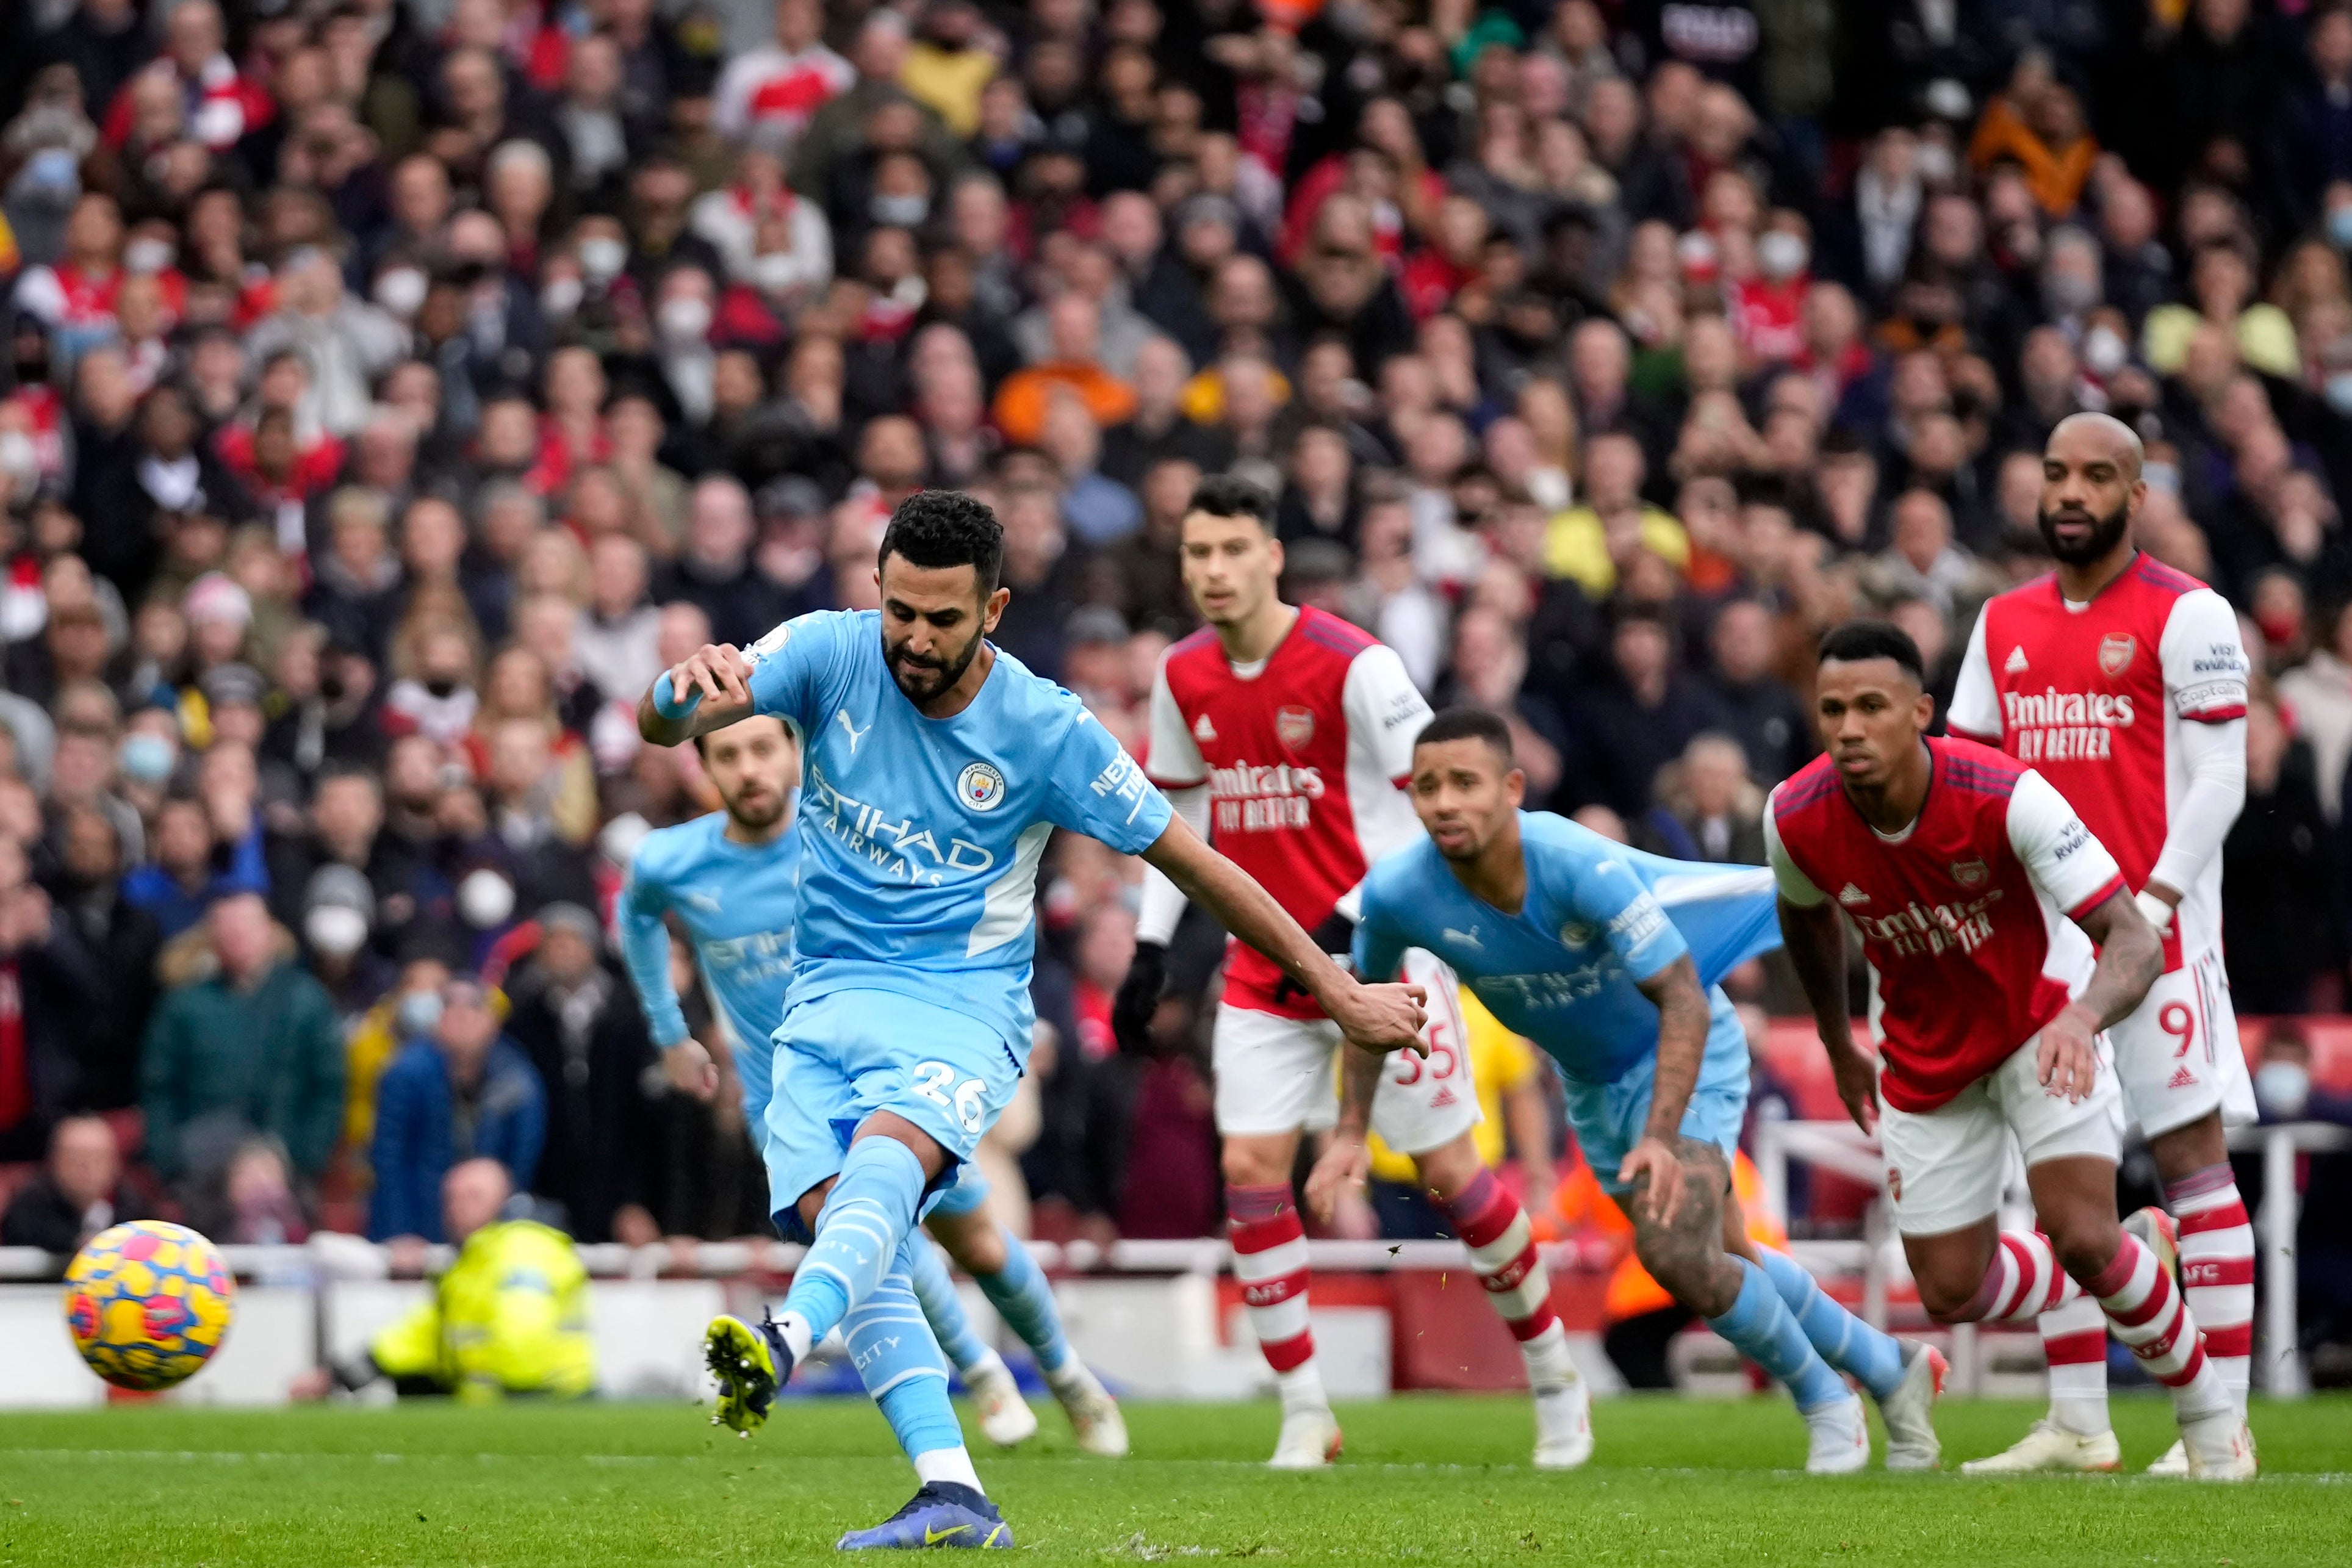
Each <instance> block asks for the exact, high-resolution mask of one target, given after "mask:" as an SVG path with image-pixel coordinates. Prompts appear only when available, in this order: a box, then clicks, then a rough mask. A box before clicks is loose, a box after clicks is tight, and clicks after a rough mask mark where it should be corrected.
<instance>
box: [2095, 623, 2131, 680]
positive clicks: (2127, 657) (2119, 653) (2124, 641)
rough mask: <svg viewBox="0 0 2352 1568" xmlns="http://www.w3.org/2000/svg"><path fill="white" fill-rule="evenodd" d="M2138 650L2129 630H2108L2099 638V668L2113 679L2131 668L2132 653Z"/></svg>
mask: <svg viewBox="0 0 2352 1568" xmlns="http://www.w3.org/2000/svg"><path fill="white" fill-rule="evenodd" d="M2138 650H2139V644H2138V643H2137V642H2135V641H2133V640H2132V636H2131V634H2130V633H2129V632H2109V633H2108V634H2107V635H2106V636H2105V637H2101V638H2100V639H2099V668H2101V669H2104V670H2105V671H2106V672H2107V679H2110V680H2113V679H2115V678H2116V676H2118V675H2121V674H2122V673H2123V672H2124V671H2125V670H2126V669H2129V668H2131V661H2132V655H2133V654H2134V653H2137V651H2138Z"/></svg>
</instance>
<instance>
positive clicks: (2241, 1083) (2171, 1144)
mask: <svg viewBox="0 0 2352 1568" xmlns="http://www.w3.org/2000/svg"><path fill="white" fill-rule="evenodd" d="M2140 458H2141V451H2140V442H2139V437H2137V436H2135V435H2133V434H2132V432H2131V430H2130V428H2129V427H2128V426H2125V425H2124V424H2123V423H2121V422H2120V421H2118V420H2116V419H2113V418H2110V417H2108V416H2106V415H2104V414H2077V415H2074V416H2071V417H2069V418H2067V419H2065V420H2063V421H2062V422H2061V423H2060V424H2059V426H2058V427H2057V429H2055V430H2054V431H2053V432H2052V433H2051V437H2050V441H2049V444H2048V446H2047V447H2044V449H2043V452H2042V506H2041V514H2040V521H2041V527H2042V541H2043V542H2044V543H2046V544H2047V545H2048V546H2049V548H2050V552H2051V554H2053V556H2055V557H2056V558H2057V561H2058V569H2057V571H2056V572H2054V573H2053V574H2051V575H2049V576H2046V577H2041V578H2037V579H2035V580H2034V581H2033V582H2031V583H2028V584H2025V585H2024V586H2022V587H2020V588H2014V589H2011V591H2010V592H2008V593H2006V594H2003V595H2000V596H1999V597H1997V598H1995V599H1993V600H1991V601H1990V602H1989V603H1988V604H1987V605H1985V607H1984V612H1983V614H1982V615H1980V616H1979V617H1978V618H1977V625H1976V630H1975V632H1974V634H1973V635H1972V636H1971V637H1969V647H1968V653H1967V656H1966V658H1964V660H1963V661H1962V663H1961V666H1960V673H1959V682H1958V688H1957V689H1956V690H1955V691H1954V693H1953V696H1952V705H1951V711H1950V715H1949V724H1950V729H1951V732H1952V733H1953V734H1955V735H1960V736H1965V737H1968V738H1969V739H1972V740H1976V741H1979V742H1983V743H1984V744H1986V745H1989V746H1997V747H1999V748H2000V750H2001V751H2003V752H2008V753H2009V754H2010V755H2011V757H2014V758H2016V759H2017V760H2018V761H2019V762H2021V763H2025V764H2027V765H2028V766H2030V767H2032V769H2033V770H2034V771H2035V772H2037V773H2040V774H2042V777H2043V778H2045V779H2047V780H2049V781H2050V783H2051V784H2054V785H2055V786H2057V789H2058V792H2059V794H2061V795H2063V796H2064V797H2065V798H2066V800H2067V802H2068V803H2069V804H2070V805H2073V806H2074V809H2075V810H2076V811H2077V812H2079V813H2080V814H2081V816H2082V819H2083V822H2084V826H2087V827H2089V828H2090V830H2091V832H2092V833H2093V834H2094V835H2095V837H2097V838H2098V840H2099V842H2100V843H2102V844H2104V845H2105V846H2106V847H2107V848H2108V850H2109V851H2110V852H2111V853H2112V854H2113V855H2114V856H2115V858H2116V862H2117V863H2118V865H2119V866H2120V867H2121V868H2122V870H2123V875H2124V879H2125V880H2126V882H2127V883H2128V884H2129V885H2130V886H2131V888H2132V889H2133V890H2134V891H2135V892H2136V893H2137V895H2138V903H2139V907H2140V910H2141V912H2142V913H2143V914H2145V915H2146V916H2147V921H2148V923H2149V924H2150V925H2152V926H2154V927H2155V928H2156V930H2157V932H2158V935H2159V936H2161V937H2162V938H2163V941H2164V975H2163V978H2161V979H2160V980H2158V982H2157V983H2156V984H2155V985H2154V986H2152V987H2150V988H2149V990H2148V994H2147V999H2146V1000H2145V1001H2143V1002H2142V1003H2141V1004H2140V1005H2139V1006H2138V1007H2137V1009H2135V1010H2134V1011H2133V1012H2132V1014H2131V1015H2130V1016H2128V1017H2126V1018H2125V1019H2124V1020H2123V1021H2122V1022H2121V1023H2118V1024H2116V1026H2114V1027H2113V1029H2112V1030H2111V1031H2110V1033H2111V1035H2112V1037H2113V1038H2114V1041H2115V1049H2116V1070H2117V1076H2118V1078H2119V1079H2120V1085H2121V1088H2122V1089H2123V1103H2124V1110H2125V1112H2126V1115H2127V1116H2128V1117H2129V1118H2130V1119H2131V1120H2132V1121H2135V1122H2137V1124H2138V1126H2139V1128H2140V1130H2141V1131H2142V1132H2143V1133H2144V1134H2145V1135H2146V1136H2147V1141H2148V1147H2149V1149H2150V1151H2151V1152H2153V1153H2154V1154H2155V1156H2156V1163H2157V1169H2158V1172H2159V1173H2160V1174H2161V1175H2162V1177H2163V1181H2164V1197H2165V1205H2166V1206H2167V1207H2168V1208H2169V1209H2170V1210H2171V1215H2169V1216H2168V1215H2164V1214H2163V1213H2162V1211H2159V1210H2153V1209H2150V1210H2143V1211H2141V1213H2140V1214H2139V1215H2134V1216H2133V1223H2134V1225H2135V1226H2137V1228H2138V1229H2139V1230H2141V1231H2143V1232H2145V1234H2144V1235H2143V1236H2142V1239H2143V1240H2144V1241H2146V1242H2147V1244H2148V1245H2150V1246H2151V1247H2154V1248H2155V1249H2156V1250H2157V1251H2158V1254H2159V1256H2161V1257H2163V1258H2166V1259H2167V1260H2168V1262H2169V1261H2170V1260H2171V1259H2172V1258H2173V1257H2174V1256H2175V1253H2176V1249H2177V1254H2178V1270H2179V1276H2180V1282H2181V1286H2182V1289H2183V1293H2184V1294H2185V1295H2186V1297H2187V1299H2188V1302H2189V1310H2190V1311H2191V1312H2192V1313H2193V1314H2194V1315H2195V1317H2196V1320H2197V1321H2198V1323H2199V1325H2200V1327H2202V1328H2203V1329H2204V1331H2205V1345H2206V1352H2207V1354H2208V1355H2209V1356H2210V1358H2211V1359H2212V1362H2213V1365H2214V1370H2215V1371H2216V1372H2217V1373H2220V1375H2221V1380H2222V1382H2223V1383H2224V1384H2227V1385H2228V1386H2229V1388H2230V1391H2231V1394H2233V1395H2234V1397H2235V1398H2236V1401H2237V1405H2238V1408H2239V1410H2240V1411H2241V1412H2243V1410H2244V1409H2245V1405H2246V1383H2247V1371H2248V1363H2249V1359H2250V1357H2251V1355H2252V1339H2253V1310H2254V1237H2253V1230H2252V1226H2249V1225H2248V1223H2247V1219H2246V1209H2245V1205H2244V1204H2243V1202H2242V1201H2241V1199H2240V1198H2239V1196H2238V1186H2237V1182H2236V1180H2235V1179H2234V1178H2233V1177H2232V1176H2231V1172H2230V1157H2229V1148H2228V1145H2227V1143H2226V1142H2224V1139H2223V1135H2222V1128H2223V1124H2224V1123H2225V1122H2229V1123H2235V1122H2238V1121H2252V1120H2253V1119H2254V1099H2253V1089H2252V1085H2251V1083H2250V1082H2249V1081H2248V1079H2247V1074H2246V1063H2245V1057H2244V1055H2243V1054H2242V1051H2241V1050H2240V1048H2239V1044H2238V1026H2237V1020H2236V1018H2235V1016H2234V1015H2233V1014H2232V1013H2231V1006H2230V986H2229V980H2228V977H2227V975H2226V973H2224V971H2223V969H2222V964H2221V840H2222V839H2223V838H2224V837H2227V836H2228V834H2229V831H2230V825H2231V823H2232V822H2234V821H2235V820H2236V819H2237V816H2238V809H2239V807H2240V805H2242V804H2243V802H2244V800H2245V793H2246V725H2245V715H2246V679H2247V669H2248V665H2247V661H2246V655H2245V650H2244V648H2243V647H2242V646H2241V645H2240V642H2239V637H2238V620H2237V616H2236V615H2235V614H2234V613H2233V612H2232V611H2231V608H2230V606H2229V605H2228V604H2227V603H2226V602H2225V601H2224V600H2223V599H2222V598H2221V595H2219V594H2216V593H2214V592H2213V591H2212V590H2211V589H2210V588H2208V587H2207V586H2205V584H2202V583H2200V582H2198V581H2197V580H2196V579H2195V578H2193V577H2189V576H2187V575H2185V574H2182V573H2179V572H2176V571H2174V570H2173V569H2172V568H2171V567H2169V566H2166V565H2164V564H2162V563H2159V562H2158V561H2156V560H2154V559H2152V558H2151V557H2149V556H2147V555H2146V554H2143V553H2141V552H2140V551H2139V550H2137V548H2136V547H2135V546H2134V544H2133V542H2132V519H2133V516H2134V515H2135V514H2136V513H2137V511H2138V510H2139V507H2140V503H2141V501H2142V500H2144V499H2145V498H2146V496H2147V483H2146V481H2145V480H2143V479H2141V477H2140ZM2159 801H2161V802H2162V803H2163V807H2164V809H2163V810H2162V811H2161V812H2158V810H2156V809H2155V807H2156V804H2157V803H2158V802H2159ZM2041 1330H2042V1346H2043V1349H2044V1351H2045V1352H2046V1353H2047V1356H2048V1359H2049V1363H2050V1413H2049V1415H2048V1416H2047V1417H2046V1418H2045V1419H2044V1420H2042V1421H2041V1422H2039V1423H2037V1424H2036V1425H2035V1426H2034V1427H2033V1429H2032V1432H2030V1433H2028V1434H2027V1435H2026V1436H2025V1437H2024V1439H2023V1440H2022V1441H2021V1442H2019V1443H2018V1444H2017V1445H2016V1446H2015V1447H2012V1448H2011V1449H2009V1450H2008V1451H2007V1452H2006V1453H2002V1454H1997V1455H1994V1456H1992V1457H1991V1458H1986V1459H1980V1460H1977V1461H1975V1462H1974V1463H1971V1464H1969V1466H1968V1467H1966V1468H1968V1469H1969V1470H1971V1471H1975V1472H1979V1473H1981V1472H1986V1471H2012V1470H2112V1469H2114V1468H2116V1467H2117V1465H2118V1464H2120V1463H2121V1458H2120V1454H2119V1451H2118V1449H2117V1447H2116V1437H2115V1433H2114V1432H2113V1430H2112V1429H2111V1428H2110V1427H2109V1426H2108V1422H2107V1388H2106V1372H2107V1368H2106V1330H2105V1324H2104V1322H2103V1321H2102V1320H2101V1317H2100V1313H2099V1311H2098V1308H2097V1303H2096V1302H2095V1301H2092V1300H2087V1299H2085V1300H2077V1301H2076V1302H2074V1304H2072V1305H2071V1306H2068V1307H2063V1308H2061V1309H2059V1310H2056V1311H2053V1312H2050V1313H2046V1314H2044V1315H2043V1316H2042V1319H2041ZM2187 1469H2188V1465H2187V1460H2186V1458H2185V1456H2184V1455H2183V1452H2182V1449H2181V1447H2180V1445H2179V1444H2177V1443H2176V1444H2174V1445H2173V1447H2172V1449H2171V1450H2170V1452H2168V1454H2166V1455H2165V1457H2164V1458H2161V1459H2159V1460H2158V1461H2157V1463H2156V1465H2155V1466H2154V1467H2153V1471H2154V1473H2157V1474H2170V1475H2183V1474H2186V1473H2187Z"/></svg>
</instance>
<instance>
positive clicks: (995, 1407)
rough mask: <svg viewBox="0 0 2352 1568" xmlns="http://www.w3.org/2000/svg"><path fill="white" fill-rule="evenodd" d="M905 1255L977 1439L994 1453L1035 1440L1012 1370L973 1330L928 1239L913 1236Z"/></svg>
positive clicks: (1034, 1420)
mask: <svg viewBox="0 0 2352 1568" xmlns="http://www.w3.org/2000/svg"><path fill="white" fill-rule="evenodd" d="M907 1254H908V1278H909V1281H910V1283H911V1284H912V1285H913V1287H914V1291H915V1300H917V1301H918V1302H919V1303H920V1304H921V1306H922V1309H923V1319H924V1321H926V1322H928V1323H929V1324H930V1325H931V1333H932V1335H933V1337H935V1338H936V1339H937V1340H938V1341H939V1342H940V1350H942V1351H944V1352H947V1358H948V1361H949V1363H950V1364H951V1365H953V1366H954V1368H955V1369H956V1373H957V1374H958V1375H959V1376H961V1378H962V1379H963V1386H964V1391H965V1392H966V1393H968V1394H971V1407H972V1414H973V1415H976V1416H977V1417H978V1418H979V1420H980V1430H981V1435H982V1436H984V1437H986V1438H987V1439H988V1440H989V1441H990V1442H992V1443H993V1444H995V1445H996V1446H997V1447H1000V1448H1010V1447H1013V1446H1014V1445H1015V1444H1017V1443H1024V1442H1026V1441H1028V1440H1029V1439H1030V1438H1031V1437H1034V1436H1036V1435H1037V1415H1036V1412H1034V1411H1033V1410H1031V1409H1030V1408H1029V1402H1028V1401H1027V1400H1025V1399H1024V1398H1022V1397H1021V1384H1019V1383H1018V1382H1016V1381H1015V1380H1014V1378H1013V1369H1012V1368H1010V1367H1008V1366H1006V1365H1005V1364H1004V1358H1003V1356H1001V1355H998V1354H997V1353H996V1352H995V1350H994V1349H993V1348H992V1347H991V1346H990V1345H989V1344H988V1342H986V1341H984V1340H982V1338H981V1337H980V1331H979V1330H978V1329H976V1328H975V1327H973V1325H972V1321H971V1313H969V1312H967V1311H965V1310H963V1298H962V1297H961V1296H959V1295H957V1294H956V1288H955V1281H954V1280H953V1279H950V1278H949V1277H948V1268H947V1264H946V1262H945V1260H944V1259H943V1258H941V1257H940V1249H939V1248H938V1247H933V1246H932V1245H931V1244H930V1242H929V1239H927V1238H925V1237H920V1236H915V1237H908V1246H907Z"/></svg>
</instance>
